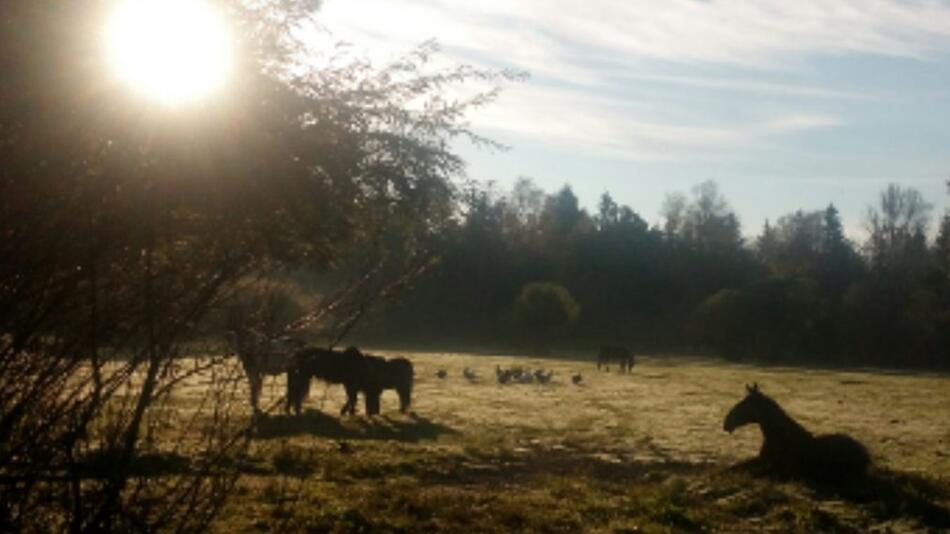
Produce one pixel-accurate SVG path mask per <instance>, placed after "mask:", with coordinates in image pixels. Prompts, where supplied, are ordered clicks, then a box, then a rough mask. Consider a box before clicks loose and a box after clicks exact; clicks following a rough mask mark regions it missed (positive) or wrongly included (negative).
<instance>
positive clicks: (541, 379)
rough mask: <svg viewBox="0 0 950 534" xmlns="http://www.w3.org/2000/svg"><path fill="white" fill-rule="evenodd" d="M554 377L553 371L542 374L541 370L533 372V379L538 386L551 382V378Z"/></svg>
mask: <svg viewBox="0 0 950 534" xmlns="http://www.w3.org/2000/svg"><path fill="white" fill-rule="evenodd" d="M553 376H554V371H548V372H547V373H545V372H544V370H543V369H538V370H537V371H535V372H534V378H535V379H536V380H537V381H538V384H547V383H550V382H551V377H553Z"/></svg>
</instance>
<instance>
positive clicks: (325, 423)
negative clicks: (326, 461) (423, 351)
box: [255, 410, 458, 443]
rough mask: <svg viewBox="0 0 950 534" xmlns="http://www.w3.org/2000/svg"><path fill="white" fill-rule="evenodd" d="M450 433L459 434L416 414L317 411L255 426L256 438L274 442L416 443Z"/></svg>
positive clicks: (288, 416)
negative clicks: (336, 414)
mask: <svg viewBox="0 0 950 534" xmlns="http://www.w3.org/2000/svg"><path fill="white" fill-rule="evenodd" d="M452 434H458V431H456V430H455V429H453V428H450V427H448V426H445V425H442V424H439V423H436V422H433V421H432V420H430V419H427V418H425V417H420V416H419V415H416V414H415V413H411V414H409V415H400V416H388V415H384V416H380V417H369V418H367V417H354V418H348V419H340V418H337V417H333V416H330V415H327V414H325V413H323V412H320V411H317V410H307V411H306V412H304V413H302V414H300V415H274V416H270V417H267V418H266V419H262V420H261V421H259V422H258V424H257V429H256V434H255V437H257V438H259V439H273V438H282V437H289V436H300V435H310V436H317V437H322V438H328V439H349V440H393V441H401V442H405V443H417V442H420V441H429V440H434V439H436V438H438V437H439V436H442V435H452Z"/></svg>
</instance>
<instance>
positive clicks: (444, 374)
mask: <svg viewBox="0 0 950 534" xmlns="http://www.w3.org/2000/svg"><path fill="white" fill-rule="evenodd" d="M435 376H437V377H439V378H445V377H447V376H449V373H447V372H445V369H439V370H438V371H436V372H435Z"/></svg>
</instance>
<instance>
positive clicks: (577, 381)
mask: <svg viewBox="0 0 950 534" xmlns="http://www.w3.org/2000/svg"><path fill="white" fill-rule="evenodd" d="M583 381H584V377H583V376H581V374H580V373H577V374H576V375H574V376H572V377H571V382H574V383H575V384H577V385H580V384H581V382H583Z"/></svg>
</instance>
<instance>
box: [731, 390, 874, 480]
mask: <svg viewBox="0 0 950 534" xmlns="http://www.w3.org/2000/svg"><path fill="white" fill-rule="evenodd" d="M748 424H757V425H759V428H760V429H761V431H762V448H761V449H760V450H759V460H760V461H761V462H762V464H763V465H764V466H765V467H766V468H768V469H770V470H772V471H774V472H777V473H781V474H785V475H792V476H801V477H805V478H811V479H818V480H825V481H830V482H844V481H847V480H851V479H854V478H857V477H860V476H862V475H864V473H865V472H866V471H867V469H868V466H869V465H870V464H871V457H870V456H869V455H868V451H867V449H865V448H864V445H862V444H861V443H860V442H858V441H857V440H855V439H854V438H852V437H850V436H847V435H845V434H825V435H819V436H814V435H812V433H811V432H809V431H808V430H806V429H805V427H803V426H802V425H800V424H799V423H798V422H797V421H795V420H794V419H792V418H791V417H790V416H789V415H788V414H787V413H785V410H783V409H782V407H781V406H779V405H778V403H777V402H775V401H774V400H772V399H771V398H769V397H768V396H766V395H765V394H764V393H762V392H761V391H759V386H758V385H757V384H753V385H752V386H746V396H745V398H744V399H742V400H741V401H739V403H738V404H736V405H735V406H734V407H733V408H732V409H731V410H729V413H728V414H727V415H726V419H725V421H724V422H723V429H724V430H725V431H726V432H732V431H733V430H735V429H737V428H739V427H741V426H743V425H748Z"/></svg>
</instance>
